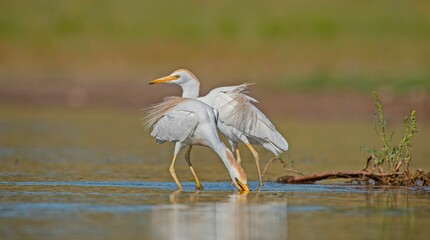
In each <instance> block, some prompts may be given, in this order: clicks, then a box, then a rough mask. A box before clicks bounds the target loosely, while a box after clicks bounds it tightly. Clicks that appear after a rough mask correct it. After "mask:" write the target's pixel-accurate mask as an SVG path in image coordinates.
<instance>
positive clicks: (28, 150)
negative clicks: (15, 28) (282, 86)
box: [0, 107, 430, 239]
mask: <svg viewBox="0 0 430 240" xmlns="http://www.w3.org/2000/svg"><path fill="white" fill-rule="evenodd" d="M141 115H142V114H141V113H140V112H138V111H120V110H111V109H104V110H103V109H98V110H94V109H93V110H78V109H53V108H34V109H33V108H31V109H30V108H26V107H2V108H0V116H1V118H0V164H1V165H0V239H59V238H61V239H285V238H290V239H299V238H303V239H333V238H338V239H346V238H348V239H426V238H428V236H429V235H430V230H429V229H428V226H429V225H430V220H429V219H430V189H429V188H422V187H421V188H406V187H401V188H399V187H377V186H356V185H347V184H340V183H336V184H326V185H282V184H276V183H272V182H271V181H273V180H274V179H276V178H277V177H278V176H281V175H283V174H285V172H284V171H283V170H282V166H281V165H280V164H279V163H274V164H273V165H271V167H270V168H269V171H268V172H267V173H266V174H265V176H264V180H265V181H266V184H265V185H264V186H263V187H262V188H261V189H258V188H257V183H256V182H255V181H256V179H257V178H256V174H255V167H254V162H253V159H252V158H251V155H250V154H249V152H248V151H247V149H246V148H242V149H241V150H242V155H243V165H244V168H245V170H246V171H247V174H248V178H249V179H250V188H251V192H250V193H248V194H240V193H238V192H237V191H236V190H235V189H234V188H233V187H232V186H231V184H230V182H229V176H228V174H227V172H226V170H225V168H224V166H223V165H222V164H221V161H219V159H217V158H216V156H215V155H214V153H213V152H212V151H210V150H209V149H206V148H201V147H200V148H199V147H196V148H193V153H192V156H191V158H192V161H193V165H194V168H195V169H196V172H197V174H198V176H199V178H200V179H201V180H202V182H203V185H204V187H205V189H204V190H203V191H198V192H196V191H194V183H193V182H191V181H192V176H191V174H190V172H189V169H188V168H187V166H186V164H185V161H178V163H177V167H176V169H177V174H178V177H179V179H180V181H181V182H182V183H183V186H184V191H181V192H178V191H176V185H175V183H174V182H173V181H172V180H171V177H170V175H169V172H168V171H167V168H168V166H169V164H170V161H171V157H172V156H171V155H172V150H173V146H172V144H163V145H157V144H155V143H154V141H153V139H151V138H150V137H149V134H148V133H147V132H145V131H144V129H143V127H142V126H141V125H140V123H139V120H138V119H139V117H140V116H141ZM277 125H278V126H280V127H279V129H280V130H281V131H282V132H283V133H284V134H286V136H287V139H288V140H289V141H290V145H291V150H290V151H289V152H290V153H289V155H288V159H291V158H290V156H292V159H294V161H295V164H296V167H297V168H299V170H303V171H305V172H307V171H313V172H315V171H323V170H354V169H355V170H356V169H360V168H361V167H362V166H363V163H364V162H363V161H361V160H360V159H361V158H363V155H360V152H359V146H363V145H367V146H372V145H374V142H372V141H368V139H374V138H372V137H374V132H373V130H372V126H371V124H370V125H369V126H368V125H367V124H357V123H324V122H320V123H315V122H303V121H301V122H300V121H296V122H294V121H293V122H286V123H285V125H280V124H279V123H278V124H277ZM345 131H348V133H349V136H352V137H349V138H344V136H345ZM426 132H428V128H424V127H422V128H421V132H420V133H422V135H418V136H417V141H416V142H415V143H414V149H413V151H414V153H415V155H414V156H416V159H414V161H415V164H417V165H419V166H420V167H421V168H422V169H424V170H429V169H430V165H429V164H430V163H429V162H428V161H426V160H425V159H428V157H429V156H430V152H429V151H430V149H429V148H428V147H427V146H426V144H427V143H426V138H425V133H426ZM325 138H326V139H330V141H321V139H325ZM376 140H377V139H376ZM258 151H259V152H260V153H261V161H262V165H263V166H264V164H265V163H266V162H267V159H269V158H270V157H271V156H270V154H268V153H266V152H264V151H262V150H261V149H258ZM290 154H291V155H290ZM180 158H181V159H182V158H183V157H182V156H181V157H180ZM357 160H358V161H357ZM289 163H290V162H289Z"/></svg>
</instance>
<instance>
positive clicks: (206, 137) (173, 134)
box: [144, 97, 249, 191]
mask: <svg viewBox="0 0 430 240" xmlns="http://www.w3.org/2000/svg"><path fill="white" fill-rule="evenodd" d="M217 114H218V113H217V112H216V111H215V110H214V109H213V108H212V107H210V106H208V105H206V104H205V103H203V102H201V101H198V100H194V99H187V98H180V97H170V98H166V99H165V100H164V101H163V102H162V103H159V104H157V105H154V106H153V107H151V108H149V109H148V114H147V116H146V118H145V119H144V121H145V125H146V127H147V128H151V127H152V131H151V136H152V137H154V138H155V139H156V141H157V143H164V142H175V151H174V156H173V160H172V164H171V166H170V169H169V171H170V173H171V175H172V177H173V179H174V180H175V182H176V184H177V185H178V188H179V189H182V186H181V184H180V183H179V180H178V179H177V177H176V173H175V169H174V164H175V161H176V158H177V154H178V153H179V151H180V150H181V149H182V148H184V147H187V146H192V145H201V146H206V147H210V148H212V149H213V150H214V151H215V152H216V153H217V154H218V155H219V157H220V158H221V159H222V161H223V162H224V165H225V166H226V168H227V170H228V171H229V174H230V177H231V179H232V180H233V183H234V184H235V185H236V187H237V188H238V189H239V190H241V191H249V189H248V186H247V179H246V174H245V171H244V170H243V168H242V167H241V166H240V165H239V164H238V163H237V162H236V160H235V159H234V157H233V154H232V153H231V151H230V150H229V149H228V148H227V147H226V146H225V145H224V143H223V142H222V141H221V140H220V139H219V137H218V134H217V127H216V121H217ZM189 149H190V150H189V151H191V148H189ZM186 160H187V163H188V165H189V167H190V170H191V172H192V174H193V176H194V177H195V180H196V184H197V185H196V188H197V189H202V188H203V187H202V186H201V184H200V181H199V180H198V178H197V175H196V174H195V171H194V169H193V167H192V165H191V162H190V160H189V152H188V154H186Z"/></svg>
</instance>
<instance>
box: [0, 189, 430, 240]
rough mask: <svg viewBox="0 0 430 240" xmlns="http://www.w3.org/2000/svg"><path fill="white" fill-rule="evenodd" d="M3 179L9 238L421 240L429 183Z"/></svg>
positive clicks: (3, 229)
mask: <svg viewBox="0 0 430 240" xmlns="http://www.w3.org/2000/svg"><path fill="white" fill-rule="evenodd" d="M203 184H204V187H205V190H204V191H197V192H196V191H194V183H191V182H185V183H184V191H181V192H178V191H175V189H176V186H175V184H174V183H170V182H94V181H82V182H1V183H0V189H1V190H0V199H1V203H0V233H1V235H2V236H3V237H5V238H2V239H58V238H60V237H61V238H63V239H76V238H87V239H285V238H287V237H288V238H291V239H297V238H305V239H332V238H333V237H336V238H337V237H340V238H344V237H345V238H346V237H348V238H349V239H406V238H407V239H413V238H416V239H424V238H425V237H426V236H427V237H428V233H429V231H428V229H426V227H427V226H428V225H429V224H430V220H429V217H430V188H394V187H390V188H387V187H363V186H353V185H283V184H276V183H266V184H265V185H264V186H263V187H262V188H260V189H259V190H257V188H258V187H257V183H256V182H252V183H251V184H250V187H251V189H252V190H253V191H252V192H250V193H248V194H241V193H238V192H236V191H234V190H233V188H232V187H231V185H230V183H229V182H205V183H203Z"/></svg>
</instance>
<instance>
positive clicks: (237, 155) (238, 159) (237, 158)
mask: <svg viewBox="0 0 430 240" xmlns="http://www.w3.org/2000/svg"><path fill="white" fill-rule="evenodd" d="M234 152H235V153H236V161H237V163H239V164H240V163H241V162H242V159H241V158H240V153H239V148H237V147H236V148H235V149H234Z"/></svg>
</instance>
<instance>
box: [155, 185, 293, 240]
mask: <svg viewBox="0 0 430 240" xmlns="http://www.w3.org/2000/svg"><path fill="white" fill-rule="evenodd" d="M180 195H181V193H177V192H174V193H172V194H171V195H170V199H171V202H172V204H171V205H167V206H163V207H160V208H155V209H153V211H152V221H151V226H152V228H151V229H152V231H153V238H154V239H285V238H286V237H287V202H286V201H283V202H272V203H265V204H262V203H252V202H248V196H249V195H248V194H247V193H233V194H231V195H229V196H228V199H227V201H225V202H212V203H199V193H198V192H197V193H195V194H186V195H189V197H190V198H189V199H191V200H192V201H193V202H194V203H193V204H182V203H181V202H180Z"/></svg>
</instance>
